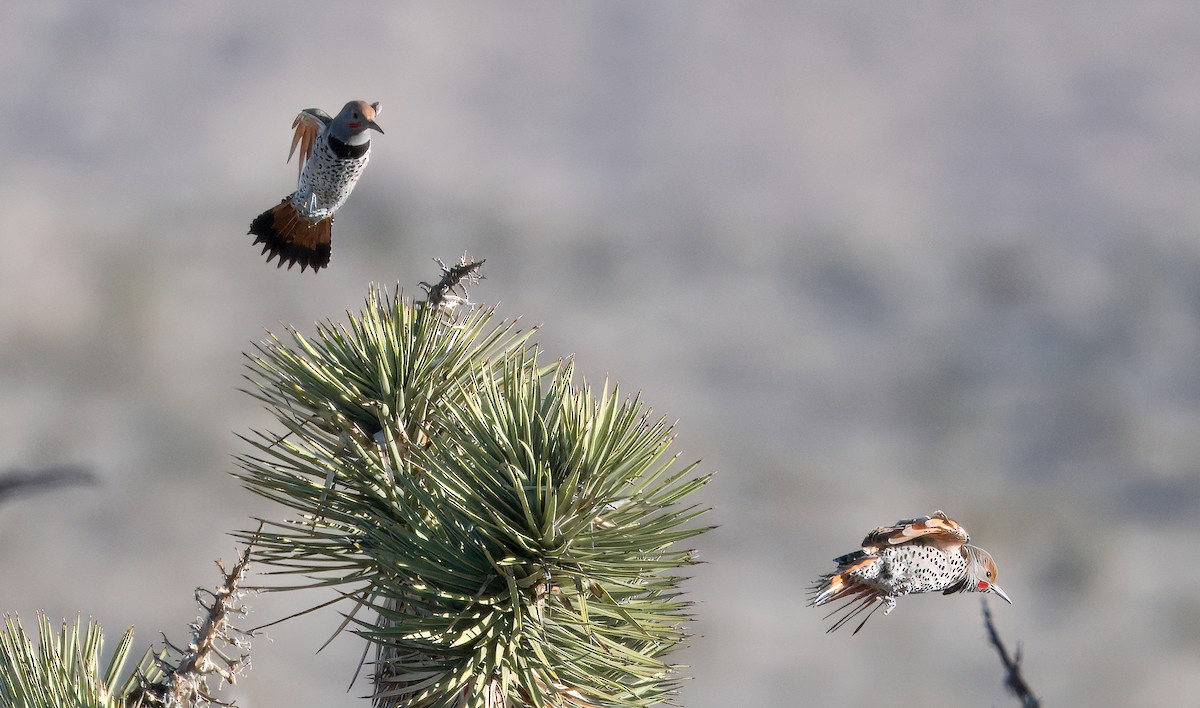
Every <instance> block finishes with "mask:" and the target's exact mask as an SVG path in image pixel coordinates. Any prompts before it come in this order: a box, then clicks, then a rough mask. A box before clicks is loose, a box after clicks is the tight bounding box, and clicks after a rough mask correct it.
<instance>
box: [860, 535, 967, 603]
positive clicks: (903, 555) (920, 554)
mask: <svg viewBox="0 0 1200 708" xmlns="http://www.w3.org/2000/svg"><path fill="white" fill-rule="evenodd" d="M879 556H880V558H882V559H883V563H882V564H881V565H882V566H883V568H882V569H881V570H880V574H879V575H880V577H879V579H878V581H877V582H879V583H880V584H886V585H887V586H888V590H889V591H890V592H891V593H892V594H894V595H907V594H909V593H919V592H934V591H939V590H945V589H946V588H948V587H950V586H951V585H953V584H955V583H956V582H958V580H959V579H961V578H962V575H963V573H964V572H965V570H966V567H967V563H966V559H964V558H963V557H962V554H961V553H946V552H945V551H943V550H942V549H940V548H937V547H935V546H927V545H922V544H914V543H909V544H904V545H902V546H894V547H891V548H886V549H884V550H883V551H881V552H880V554H879Z"/></svg>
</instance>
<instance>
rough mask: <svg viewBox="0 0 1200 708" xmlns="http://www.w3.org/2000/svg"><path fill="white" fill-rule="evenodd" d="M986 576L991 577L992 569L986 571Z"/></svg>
mask: <svg viewBox="0 0 1200 708" xmlns="http://www.w3.org/2000/svg"><path fill="white" fill-rule="evenodd" d="M988 577H989V578H990V577H992V571H990V570H989V571H988Z"/></svg>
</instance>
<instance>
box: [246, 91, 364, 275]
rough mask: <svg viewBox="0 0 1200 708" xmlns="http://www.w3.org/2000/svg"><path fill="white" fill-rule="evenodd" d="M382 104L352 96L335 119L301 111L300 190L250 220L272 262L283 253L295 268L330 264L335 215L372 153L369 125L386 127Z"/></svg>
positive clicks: (296, 140) (296, 139)
mask: <svg viewBox="0 0 1200 708" xmlns="http://www.w3.org/2000/svg"><path fill="white" fill-rule="evenodd" d="M378 115H379V104H378V103H367V102H366V101H351V102H349V103H347V104H346V105H345V106H343V107H342V110H341V112H340V113H338V114H337V115H336V116H334V117H332V118H330V117H329V114H327V113H326V112H325V111H322V110H321V109H319V108H306V109H304V110H303V111H301V112H300V115H298V116H296V120H295V122H293V123H292V128H294V129H295V134H294V135H293V136H292V149H291V152H289V153H288V160H289V161H290V160H291V159H292V155H293V154H294V153H295V152H296V146H299V147H300V164H299V167H300V177H299V179H298V180H297V181H296V191H295V192H293V193H292V194H289V195H288V196H286V197H284V198H283V201H281V202H280V203H279V204H278V205H277V206H275V207H274V208H272V209H268V210H267V211H264V212H263V213H262V214H259V215H258V218H256V219H255V220H254V221H253V222H252V223H251V224H250V233H251V234H253V235H254V236H255V237H256V238H255V239H254V243H255V244H259V243H261V244H263V251H262V252H263V253H266V254H268V255H267V262H268V263H269V262H270V261H271V259H273V258H278V259H279V264H278V265H280V266H282V265H283V264H284V263H287V266H288V268H289V269H290V268H291V267H292V266H293V265H296V264H297V263H298V264H300V270H301V271H304V270H306V269H308V268H312V269H313V271H314V272H316V271H318V270H320V269H321V268H324V267H325V266H327V265H329V252H330V247H331V243H332V234H331V230H332V226H333V215H334V213H336V212H337V210H338V209H340V208H341V206H342V204H344V203H345V202H346V198H347V197H349V196H350V192H351V191H353V189H354V185H355V183H357V182H358V178H359V176H360V175H362V171H363V169H364V168H365V167H366V166H367V160H368V159H369V158H370V155H371V137H370V133H368V132H367V131H368V130H377V131H379V132H380V133H383V129H382V128H380V127H379V125H378V124H377V123H376V122H375V119H376V117H377V116H378Z"/></svg>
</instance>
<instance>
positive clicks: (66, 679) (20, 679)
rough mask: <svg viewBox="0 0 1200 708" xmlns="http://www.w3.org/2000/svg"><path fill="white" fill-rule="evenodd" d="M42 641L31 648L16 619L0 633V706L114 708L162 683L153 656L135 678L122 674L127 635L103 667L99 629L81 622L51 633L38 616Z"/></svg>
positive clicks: (8, 620) (148, 656)
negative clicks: (145, 688)
mask: <svg viewBox="0 0 1200 708" xmlns="http://www.w3.org/2000/svg"><path fill="white" fill-rule="evenodd" d="M38 634H39V636H40V641H39V642H38V645H37V646H35V645H34V643H33V641H32V640H31V639H30V637H29V636H28V635H27V634H26V633H25V628H24V627H23V626H22V625H21V622H20V620H18V619H17V618H16V617H12V616H7V617H5V618H4V627H3V629H2V630H0V705H3V706H21V708H118V707H120V706H126V705H128V704H129V703H128V699H129V698H130V697H131V696H132V695H134V694H135V693H136V692H137V691H138V690H139V689H140V688H141V687H142V686H144V685H146V684H147V683H150V682H153V681H154V680H156V679H158V678H160V677H161V675H162V672H161V671H160V670H159V668H158V665H157V663H156V661H155V656H154V655H153V654H152V653H150V652H146V654H145V655H143V656H142V659H141V661H140V662H139V663H138V668H137V670H136V671H135V672H133V673H131V674H128V675H125V674H123V673H122V668H123V667H124V665H125V663H126V661H127V660H128V658H129V653H130V649H131V648H132V646H133V630H132V629H131V630H129V631H127V632H125V634H123V635H122V636H121V639H120V640H119V641H118V642H117V648H116V650H114V651H113V654H112V657H111V658H110V659H109V661H108V663H107V665H102V664H101V656H102V653H103V650H104V633H103V630H102V629H101V628H100V625H99V624H97V623H95V622H88V624H87V626H86V627H85V626H83V625H82V623H81V622H80V621H79V620H76V621H75V622H73V623H70V624H68V623H66V622H64V623H63V624H62V628H61V631H58V632H55V630H54V628H53V627H52V626H51V624H50V620H49V619H47V617H46V616H45V615H43V614H38Z"/></svg>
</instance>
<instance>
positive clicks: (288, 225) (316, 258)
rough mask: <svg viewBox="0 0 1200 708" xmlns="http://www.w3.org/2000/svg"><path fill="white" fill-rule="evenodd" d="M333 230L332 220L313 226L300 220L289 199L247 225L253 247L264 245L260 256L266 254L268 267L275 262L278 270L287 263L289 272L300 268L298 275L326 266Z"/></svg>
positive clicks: (316, 223) (310, 222)
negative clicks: (298, 266)
mask: <svg viewBox="0 0 1200 708" xmlns="http://www.w3.org/2000/svg"><path fill="white" fill-rule="evenodd" d="M332 227H333V217H325V218H324V219H321V220H320V221H315V222H314V221H309V220H308V219H305V218H304V217H302V216H300V214H299V212H297V211H296V207H295V206H294V205H293V204H292V195H288V196H286V197H284V198H283V201H281V202H280V203H279V204H277V205H276V206H275V207H273V208H271V209H268V210H266V211H264V212H263V213H261V214H259V215H258V218H256V219H255V220H254V221H253V222H251V224H250V233H251V234H253V235H254V236H255V239H254V243H255V244H259V243H261V244H263V250H262V252H263V253H266V254H268V255H267V262H268V263H270V262H271V259H273V258H278V259H279V263H278V266H279V267H282V266H283V264H284V263H287V267H288V269H289V270H290V269H291V267H292V266H294V265H296V264H300V271H301V272H303V271H305V270H307V269H308V268H312V269H313V272H314V273H315V272H316V271H318V270H320V269H321V268H324V267H325V266H327V265H329V251H330V245H331V243H332V233H331V231H332Z"/></svg>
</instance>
